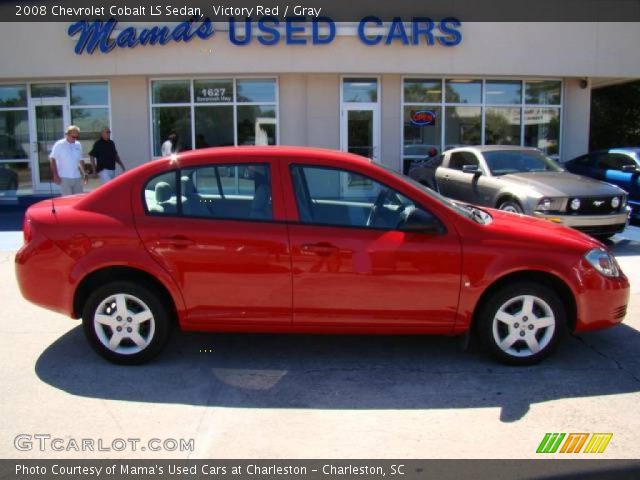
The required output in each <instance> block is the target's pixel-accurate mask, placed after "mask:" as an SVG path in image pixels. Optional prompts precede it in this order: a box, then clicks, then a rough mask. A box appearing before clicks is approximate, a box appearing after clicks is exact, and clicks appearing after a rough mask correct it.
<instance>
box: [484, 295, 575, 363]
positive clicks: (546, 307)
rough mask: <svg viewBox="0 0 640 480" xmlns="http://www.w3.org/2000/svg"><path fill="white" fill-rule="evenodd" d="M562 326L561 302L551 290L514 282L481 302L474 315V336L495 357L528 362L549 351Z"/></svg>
mask: <svg viewBox="0 0 640 480" xmlns="http://www.w3.org/2000/svg"><path fill="white" fill-rule="evenodd" d="M565 325H566V313H565V308H564V305H563V304H562V301H561V300H560V298H559V297H558V296H557V295H556V294H555V293H554V292H553V290H551V289H549V288H547V287H545V286H543V285H538V284H535V283H516V284H514V285H511V286H508V287H505V288H502V289H501V290H499V291H497V292H496V293H495V294H494V295H493V296H492V297H491V298H489V299H488V301H487V302H485V304H484V306H483V307H482V309H481V311H480V313H479V316H478V328H479V331H478V335H479V337H480V340H481V341H482V343H483V344H484V346H485V348H486V349H487V350H488V351H489V353H491V354H492V355H493V356H494V357H496V358H497V359H498V360H500V361H502V362H505V363H509V364H512V365H531V364H534V363H537V362H539V361H540V360H542V359H543V358H545V357H546V356H547V355H549V354H550V353H551V352H552V351H553V349H554V348H555V346H556V343H557V341H558V337H559V335H560V334H561V332H562V330H563V329H564V328H565Z"/></svg>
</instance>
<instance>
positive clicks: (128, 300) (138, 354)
mask: <svg viewBox="0 0 640 480" xmlns="http://www.w3.org/2000/svg"><path fill="white" fill-rule="evenodd" d="M123 311H124V312H126V313H124V314H123V313H122V312H123ZM169 312H170V310H169V308H167V306H166V305H165V304H164V303H163V302H162V299H161V297H160V296H159V295H158V294H157V293H156V292H155V291H154V290H153V289H151V288H149V287H147V286H145V285H139V284H135V283H132V282H128V281H114V282H111V283H108V284H106V285H104V286H102V287H99V288H98V289H96V291H95V292H93V293H92V294H91V295H90V296H89V298H88V299H87V302H86V303H85V306H84V309H83V312H82V326H83V329H84V333H85V336H86V337H87V340H88V341H89V344H90V345H91V347H92V348H93V349H94V350H95V351H96V352H98V353H99V354H100V355H102V356H103V357H104V358H106V359H107V360H109V361H110V362H113V363H118V364H121V365H136V364H140V363H144V362H147V361H149V360H151V359H152V358H153V357H155V356H156V355H158V353H160V351H161V350H162V348H163V347H164V345H165V344H166V342H167V339H168V337H169V331H170V326H171V324H172V323H171V321H170V320H171V318H170V313H169ZM98 315H100V318H101V319H102V322H101V321H98V318H99V317H98ZM146 317H148V318H146ZM136 320H140V321H139V322H136ZM116 329H119V330H118V331H116ZM116 335H117V337H116ZM114 337H116V338H114Z"/></svg>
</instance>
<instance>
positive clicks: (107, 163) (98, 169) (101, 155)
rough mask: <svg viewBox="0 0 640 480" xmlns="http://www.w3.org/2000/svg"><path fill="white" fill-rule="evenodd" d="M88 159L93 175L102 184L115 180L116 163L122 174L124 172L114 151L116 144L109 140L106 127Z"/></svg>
mask: <svg viewBox="0 0 640 480" xmlns="http://www.w3.org/2000/svg"><path fill="white" fill-rule="evenodd" d="M89 158H91V166H92V167H93V173H94V174H95V173H97V174H98V176H99V177H100V181H101V182H102V183H103V184H104V183H107V182H108V181H109V180H113V179H114V178H115V176H116V163H117V164H118V165H120V168H122V171H123V172H124V171H125V170H126V168H125V167H124V164H123V163H122V161H121V160H120V156H119V155H118V151H117V150H116V144H115V143H114V142H113V140H111V130H109V128H107V127H104V128H103V129H102V131H101V132H100V138H99V139H98V140H97V141H96V143H94V144H93V148H92V149H91V151H90V152H89Z"/></svg>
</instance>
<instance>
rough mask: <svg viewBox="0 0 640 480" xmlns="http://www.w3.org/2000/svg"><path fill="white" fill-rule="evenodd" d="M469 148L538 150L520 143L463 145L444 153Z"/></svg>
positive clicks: (492, 150) (482, 149)
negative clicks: (522, 145)
mask: <svg viewBox="0 0 640 480" xmlns="http://www.w3.org/2000/svg"><path fill="white" fill-rule="evenodd" d="M469 150H474V151H477V152H497V151H501V150H505V151H506V150H522V151H534V152H537V151H539V150H538V149H537V148H534V147H521V146H520V145H468V146H464V147H456V148H452V149H450V150H447V151H446V152H445V153H448V152H456V151H469Z"/></svg>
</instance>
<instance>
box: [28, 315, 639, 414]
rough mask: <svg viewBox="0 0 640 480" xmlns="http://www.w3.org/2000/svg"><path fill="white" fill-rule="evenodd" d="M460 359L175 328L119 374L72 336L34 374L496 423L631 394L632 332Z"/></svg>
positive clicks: (458, 354) (209, 397) (221, 401)
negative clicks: (447, 412) (512, 359)
mask: <svg viewBox="0 0 640 480" xmlns="http://www.w3.org/2000/svg"><path fill="white" fill-rule="evenodd" d="M474 350H475V349H472V351H471V352H464V351H462V349H461V347H460V341H459V340H458V339H456V338H451V337H425V336H414V337H408V336H399V337H398V336H395V337H394V336H386V337H375V336H367V337H365V336H311V335H254V334H195V333H180V332H177V331H176V332H175V334H174V336H173V338H172V340H171V341H170V343H169V346H168V347H167V349H166V350H165V351H164V352H163V353H162V354H161V355H160V356H159V357H158V358H157V359H156V360H155V361H153V362H151V363H149V364H146V365H142V366H137V367H122V366H117V365H112V364H109V363H108V362H106V361H104V360H103V359H102V358H100V357H98V356H97V355H96V354H94V353H93V351H92V350H90V347H89V346H88V345H87V343H86V341H85V339H84V335H83V333H82V329H81V328H80V327H77V328H74V329H73V330H71V331H69V332H68V333H67V334H65V335H64V336H62V337H61V338H60V339H58V340H57V341H56V342H55V343H53V344H52V345H51V346H50V347H48V348H47V349H46V350H45V351H44V352H43V353H42V355H41V356H40V358H39V359H38V361H37V363H36V366H35V370H36V373H37V375H38V377H39V378H40V379H41V380H42V381H43V382H45V383H47V384H49V385H51V386H53V387H55V388H59V389H61V390H64V391H66V392H68V393H71V394H73V395H80V396H84V397H91V398H101V399H109V400H125V401H134V402H150V403H175V404H187V405H197V406H209V405H210V406H222V407H237V408H298V409H301V408H302V409H304V408H308V409H358V410H360V409H460V408H496V407H498V408H500V409H501V413H500V419H501V421H503V422H514V421H517V420H519V419H521V418H523V417H524V416H525V415H526V414H527V412H528V410H529V408H530V406H531V405H532V404H536V403H540V402H546V401H549V400H557V399H563V398H578V397H591V396H600V395H615V394H621V393H632V392H637V391H639V390H640V378H639V374H637V372H639V371H640V368H639V367H640V357H639V354H638V352H640V334H639V333H638V332H637V331H636V330H634V329H632V328H630V327H628V326H626V325H620V326H618V327H615V328H613V329H610V330H606V331H602V332H596V333H593V334H589V335H584V336H583V337H580V338H576V337H568V338H566V339H565V341H564V342H563V345H562V346H561V348H560V349H559V350H558V351H557V352H556V353H555V355H554V356H552V358H550V359H548V360H547V361H546V362H544V363H542V364H541V365H537V366H534V367H526V368H518V367H507V366H503V365H499V364H496V363H494V362H493V361H492V360H491V359H489V358H487V357H486V356H484V354H482V353H479V352H476V351H474Z"/></svg>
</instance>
